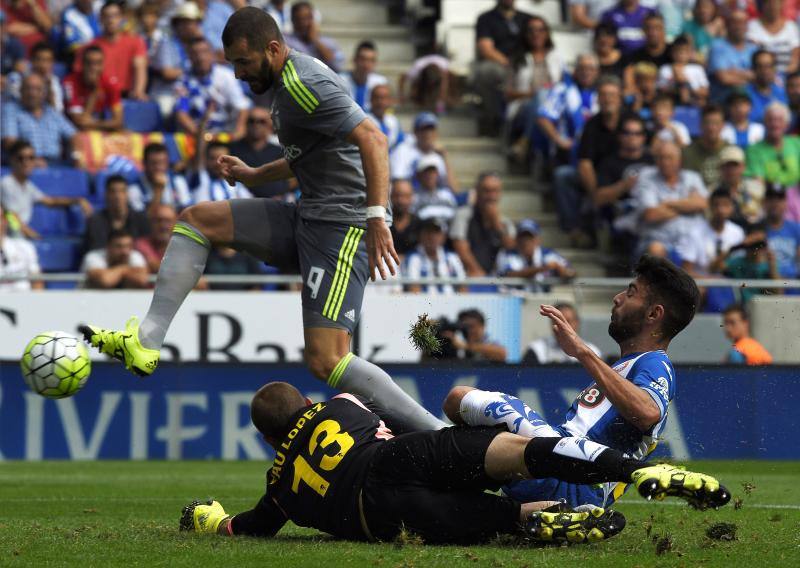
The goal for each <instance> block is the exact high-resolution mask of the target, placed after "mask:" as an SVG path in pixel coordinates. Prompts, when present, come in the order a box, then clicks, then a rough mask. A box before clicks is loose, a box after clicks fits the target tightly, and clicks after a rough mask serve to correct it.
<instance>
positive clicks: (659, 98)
mask: <svg viewBox="0 0 800 568" xmlns="http://www.w3.org/2000/svg"><path fill="white" fill-rule="evenodd" d="M661 103H669V104H670V105H672V107H675V99H674V98H673V97H672V95H668V94H667V93H658V94H657V95H656V96H655V97H653V102H652V103H650V108H652V107H654V106H656V105H660V104H661Z"/></svg>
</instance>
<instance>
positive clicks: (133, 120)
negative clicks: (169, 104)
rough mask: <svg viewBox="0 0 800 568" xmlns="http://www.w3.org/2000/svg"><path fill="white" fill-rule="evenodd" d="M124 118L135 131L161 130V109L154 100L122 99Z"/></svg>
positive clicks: (128, 127)
mask: <svg viewBox="0 0 800 568" xmlns="http://www.w3.org/2000/svg"><path fill="white" fill-rule="evenodd" d="M122 120H123V122H124V124H125V128H127V129H128V130H133V131H134V132H156V131H159V130H161V111H160V110H159V108H158V104H156V103H155V102H153V101H129V100H124V101H122Z"/></svg>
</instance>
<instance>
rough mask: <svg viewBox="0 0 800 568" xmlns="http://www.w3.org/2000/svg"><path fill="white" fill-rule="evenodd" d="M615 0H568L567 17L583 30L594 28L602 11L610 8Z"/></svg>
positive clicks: (596, 26)
mask: <svg viewBox="0 0 800 568" xmlns="http://www.w3.org/2000/svg"><path fill="white" fill-rule="evenodd" d="M614 4H616V0H569V19H570V21H571V22H572V23H573V24H575V25H576V26H578V27H580V28H582V29H584V30H596V29H597V28H598V27H599V26H600V25H601V24H600V19H601V17H602V16H603V12H605V11H606V10H610V9H611V8H613V7H614Z"/></svg>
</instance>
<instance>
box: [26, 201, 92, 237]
mask: <svg viewBox="0 0 800 568" xmlns="http://www.w3.org/2000/svg"><path fill="white" fill-rule="evenodd" d="M29 225H30V227H31V228H32V229H33V230H35V231H36V232H38V233H39V234H40V235H42V236H54V237H55V236H67V235H74V236H79V235H82V234H83V232H84V230H85V229H86V219H85V218H84V216H83V212H82V211H81V210H80V208H78V207H75V206H74V207H46V206H45V205H38V204H37V205H34V207H33V216H32V217H31V222H30V223H29Z"/></svg>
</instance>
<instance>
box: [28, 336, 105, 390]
mask: <svg viewBox="0 0 800 568" xmlns="http://www.w3.org/2000/svg"><path fill="white" fill-rule="evenodd" d="M19 366H20V368H21V369H22V376H23V377H24V378H25V382H26V383H27V385H28V386H29V387H30V388H31V390H32V391H34V392H36V393H38V394H40V395H42V396H46V397H47V398H65V397H67V396H72V395H73V394H75V393H76V392H78V391H79V390H81V388H82V387H83V385H85V384H86V380H87V379H88V378H89V373H90V372H91V370H92V362H91V360H90V359H89V351H88V350H87V349H86V346H85V345H84V344H83V342H82V341H81V340H79V339H78V338H77V337H75V336H74V335H70V334H69V333H64V332H63V331H48V332H45V333H40V334H39V335H37V336H36V337H34V338H33V339H31V342H30V343H28V346H27V347H25V353H23V355H22V359H21V360H20V362H19Z"/></svg>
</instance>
